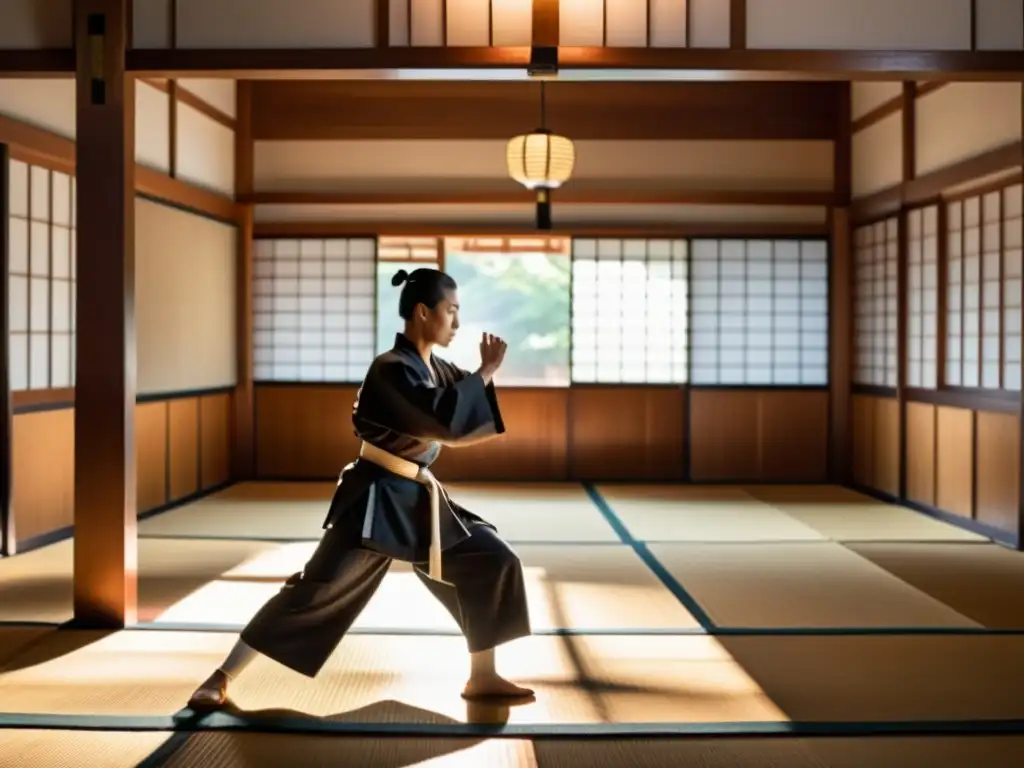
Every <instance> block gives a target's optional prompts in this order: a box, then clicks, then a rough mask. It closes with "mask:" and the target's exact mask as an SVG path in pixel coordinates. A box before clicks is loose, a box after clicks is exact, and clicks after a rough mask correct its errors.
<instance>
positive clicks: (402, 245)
mask: <svg viewBox="0 0 1024 768" xmlns="http://www.w3.org/2000/svg"><path fill="white" fill-rule="evenodd" d="M443 248H444V244H443V240H442V239H441V238H438V237H381V238H379V239H378V240H377V352H378V353H380V352H385V351H386V350H389V349H391V347H392V346H393V345H394V343H395V334H396V333H398V332H399V331H401V330H402V328H403V327H404V326H405V321H404V320H402V318H401V317H399V316H398V297H399V295H400V292H401V288H396V287H395V286H393V285H391V278H392V277H394V276H395V272H397V271H398V270H400V269H404V270H405V271H406V272H412V271H413V270H414V269H418V268H420V267H427V268H428V269H440V268H441V253H442V250H443ZM478 362H479V361H478ZM475 369H476V366H474V367H473V368H472V369H471V370H475Z"/></svg>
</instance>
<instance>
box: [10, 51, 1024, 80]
mask: <svg viewBox="0 0 1024 768" xmlns="http://www.w3.org/2000/svg"><path fill="white" fill-rule="evenodd" d="M530 53H531V51H530V48H528V47H500V46H494V47H452V48H426V47H390V48H358V49H327V50H320V49H260V50H245V49H235V50H186V49H176V50H133V51H129V52H128V53H127V62H126V65H127V69H128V71H130V72H132V73H134V74H136V75H141V76H147V77H202V76H208V77H237V78H249V79H309V78H312V77H328V78H346V77H348V78H366V77H388V76H394V75H395V73H396V71H399V70H409V72H405V73H403V76H410V75H412V76H415V73H416V72H418V73H419V76H420V77H424V78H431V79H455V80H459V79H463V80H465V79H481V78H483V77H486V76H488V75H490V76H493V77H500V78H507V77H509V76H510V75H512V76H515V73H510V72H507V71H506V72H500V71H501V70H518V76H521V77H523V78H524V79H525V78H526V77H527V68H528V67H529V65H530ZM18 55H20V52H18ZM18 55H14V56H11V55H10V54H8V55H7V57H6V58H7V60H8V61H9V62H16V61H17V58H18ZM1020 58H1021V54H1020V52H1019V51H872V50H844V51H820V50H753V49H749V48H748V49H743V50H737V49H711V48H612V47H571V48H570V47H560V48H559V49H558V65H559V74H558V77H559V78H563V79H565V78H571V77H572V76H573V73H572V70H590V72H589V73H578V75H579V76H587V77H590V78H593V77H601V76H602V75H601V73H600V72H599V71H600V70H626V71H630V70H633V71H635V72H631V73H630V76H632V77H634V78H635V79H643V78H644V77H645V76H650V75H649V72H650V71H652V70H654V71H662V70H666V71H667V70H674V71H675V73H674V74H675V76H676V77H677V78H678V79H688V80H721V79H723V78H730V77H731V78H732V79H736V80H744V79H759V78H761V79H763V78H772V79H776V78H790V79H833V80H834V79H854V80H858V79H864V80H870V79H874V80H886V79H927V78H935V77H939V76H941V77H942V78H944V79H949V80H1019V78H1020ZM437 70H449V71H448V72H447V73H446V72H438V71H437ZM451 70H461V71H451ZM595 70H596V71H595ZM607 77H610V78H612V77H622V72H619V73H617V74H616V73H609V74H608V75H607Z"/></svg>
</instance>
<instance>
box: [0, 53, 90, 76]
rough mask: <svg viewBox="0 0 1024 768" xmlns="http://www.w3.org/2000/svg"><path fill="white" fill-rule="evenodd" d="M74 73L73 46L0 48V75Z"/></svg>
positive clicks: (65, 74) (64, 74) (70, 74)
mask: <svg viewBox="0 0 1024 768" xmlns="http://www.w3.org/2000/svg"><path fill="white" fill-rule="evenodd" d="M54 75H58V76H60V75H63V76H67V77H74V75H75V50H74V48H40V49H36V50H25V49H20V48H19V49H11V48H7V49H2V50H0V77H4V78H6V77H53V76H54Z"/></svg>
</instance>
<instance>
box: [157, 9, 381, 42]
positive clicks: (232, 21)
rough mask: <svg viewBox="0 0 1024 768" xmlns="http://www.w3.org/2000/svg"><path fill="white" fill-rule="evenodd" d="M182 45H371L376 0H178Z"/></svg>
mask: <svg viewBox="0 0 1024 768" xmlns="http://www.w3.org/2000/svg"><path fill="white" fill-rule="evenodd" d="M177 10H178V21H177V43H178V47H179V48H368V47H372V46H373V45H375V44H376V39H375V34H374V27H375V23H376V4H375V3H374V0H345V1H344V2H338V0H301V2H295V1H294V0H216V1H215V2H213V1H211V0H177Z"/></svg>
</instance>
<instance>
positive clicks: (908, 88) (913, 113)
mask: <svg viewBox="0 0 1024 768" xmlns="http://www.w3.org/2000/svg"><path fill="white" fill-rule="evenodd" d="M900 98H901V100H902V102H903V104H902V107H901V109H902V112H903V146H902V154H903V181H904V183H906V182H908V181H912V180H913V179H914V178H915V177H916V175H917V99H916V97H915V95H914V84H913V83H904V84H903V93H902V95H901V96H900Z"/></svg>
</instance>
